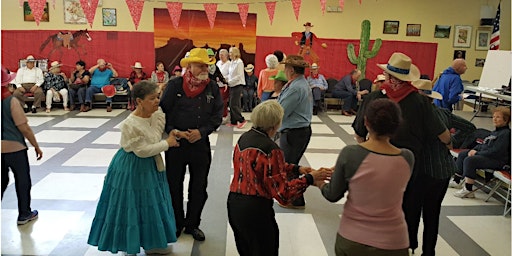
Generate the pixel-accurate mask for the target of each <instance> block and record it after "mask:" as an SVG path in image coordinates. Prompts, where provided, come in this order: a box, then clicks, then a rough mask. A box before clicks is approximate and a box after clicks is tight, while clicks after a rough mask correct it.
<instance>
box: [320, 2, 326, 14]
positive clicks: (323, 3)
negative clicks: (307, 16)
mask: <svg viewBox="0 0 512 256" xmlns="http://www.w3.org/2000/svg"><path fill="white" fill-rule="evenodd" d="M326 3H327V0H320V6H321V7H322V15H324V14H325V4H326Z"/></svg>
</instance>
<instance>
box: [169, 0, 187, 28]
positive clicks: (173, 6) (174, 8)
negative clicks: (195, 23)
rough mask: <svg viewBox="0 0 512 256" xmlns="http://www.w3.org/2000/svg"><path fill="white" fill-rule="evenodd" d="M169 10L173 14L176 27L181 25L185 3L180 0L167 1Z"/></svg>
mask: <svg viewBox="0 0 512 256" xmlns="http://www.w3.org/2000/svg"><path fill="white" fill-rule="evenodd" d="M165 4H166V5H167V11H168V12H169V16H171V20H172V25H173V26H174V28H175V29H177V28H178V26H179V25H180V18H181V11H182V10H183V3H178V2H167V3H165Z"/></svg>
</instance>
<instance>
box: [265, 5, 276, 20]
mask: <svg viewBox="0 0 512 256" xmlns="http://www.w3.org/2000/svg"><path fill="white" fill-rule="evenodd" d="M265 6H266V7H267V13H268V19H269V20H270V25H272V22H274V12H275V11H276V2H265Z"/></svg>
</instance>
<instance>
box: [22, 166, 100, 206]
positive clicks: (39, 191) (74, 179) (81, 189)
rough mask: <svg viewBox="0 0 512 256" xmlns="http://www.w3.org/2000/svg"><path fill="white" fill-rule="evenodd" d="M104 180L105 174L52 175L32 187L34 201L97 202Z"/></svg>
mask: <svg viewBox="0 0 512 256" xmlns="http://www.w3.org/2000/svg"><path fill="white" fill-rule="evenodd" d="M104 179H105V174H93V173H50V174H48V175H47V176H46V177H44V178H43V179H42V180H41V181H39V182H38V183H36V184H35V185H34V186H32V193H31V194H32V199H49V200H86V201H95V200H97V199H98V198H99V197H100V194H101V190H102V188H103V181H104ZM55 188H59V189H55Z"/></svg>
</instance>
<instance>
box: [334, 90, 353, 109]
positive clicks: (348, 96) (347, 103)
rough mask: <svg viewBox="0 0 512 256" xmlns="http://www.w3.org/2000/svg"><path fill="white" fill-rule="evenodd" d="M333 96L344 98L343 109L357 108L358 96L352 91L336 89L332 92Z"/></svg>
mask: <svg viewBox="0 0 512 256" xmlns="http://www.w3.org/2000/svg"><path fill="white" fill-rule="evenodd" d="M332 96H334V97H335V98H340V99H342V100H343V110H345V111H349V110H350V109H353V110H357V98H356V96H355V95H354V94H352V93H351V92H348V91H335V92H333V93H332Z"/></svg>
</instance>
